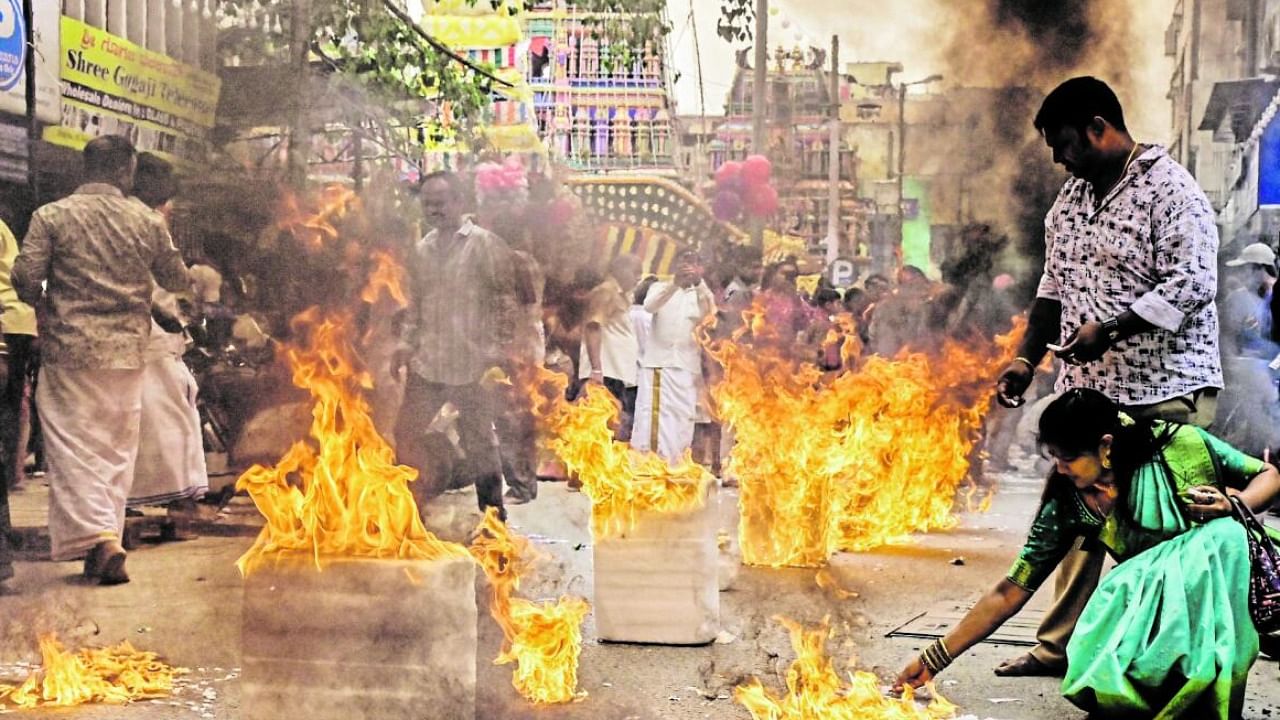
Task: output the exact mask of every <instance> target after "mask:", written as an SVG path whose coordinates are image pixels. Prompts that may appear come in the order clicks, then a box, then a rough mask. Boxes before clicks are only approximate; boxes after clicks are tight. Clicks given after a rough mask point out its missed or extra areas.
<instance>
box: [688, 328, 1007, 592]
mask: <svg viewBox="0 0 1280 720" xmlns="http://www.w3.org/2000/svg"><path fill="white" fill-rule="evenodd" d="M762 314H763V313H762V309H761V308H759V307H756V308H753V309H752V310H750V311H748V312H747V313H746V319H747V323H746V327H748V328H750V327H753V326H754V327H757V328H758V327H759V326H760V323H761V322H763V320H762ZM744 332H745V331H744ZM1019 332H1020V329H1015V331H1014V334H1011V335H1010V336H1007V337H1003V338H998V339H997V340H996V341H991V342H987V343H985V346H982V347H978V348H977V349H974V347H972V345H975V344H974V343H971V344H970V345H962V344H960V343H956V342H952V341H947V342H945V343H944V344H943V347H942V348H941V349H940V351H939V352H938V353H937V354H936V355H925V354H921V353H910V352H903V353H900V354H899V355H898V356H897V357H895V358H893V359H892V360H890V359H885V358H879V357H872V358H870V359H868V360H866V361H865V362H864V363H862V365H861V366H858V367H854V368H853V369H851V370H850V371H848V372H845V373H843V374H841V375H839V376H837V377H835V378H834V379H831V380H830V381H829V382H828V383H825V384H824V383H823V382H822V372H821V371H820V370H819V369H818V368H817V367H815V366H813V365H810V364H800V363H796V362H794V361H793V360H792V359H791V358H790V357H788V356H787V355H786V353H785V349H778V348H776V347H774V346H772V345H771V344H769V343H763V344H758V345H756V346H749V345H746V344H744V343H742V342H740V339H741V335H742V334H743V333H742V332H740V333H739V334H738V336H735V338H733V339H731V340H728V341H722V342H711V341H709V340H706V338H705V337H704V344H706V345H707V347H708V350H709V352H710V353H711V354H712V356H713V357H714V358H715V359H716V360H717V361H718V362H719V363H720V365H721V366H722V367H723V368H724V376H723V379H722V380H721V381H720V382H719V383H717V384H716V385H715V387H713V388H712V394H713V397H714V398H715V400H716V402H717V407H718V409H719V412H720V416H721V417H722V418H723V419H724V420H726V421H727V422H728V423H729V424H730V425H731V426H732V427H733V430H734V432H735V434H736V438H737V444H736V445H735V447H734V449H733V452H732V455H731V457H730V461H729V463H730V468H731V472H733V473H734V474H736V475H737V477H738V479H739V482H740V485H741V506H742V512H741V517H740V522H739V536H740V543H741V546H742V557H743V561H744V562H745V563H747V564H750V565H766V566H772V567H781V566H801V567H816V566H820V565H822V564H824V563H825V562H826V561H827V558H829V557H830V555H831V554H832V553H834V552H836V551H840V550H851V551H858V550H866V549H870V548H874V547H877V546H880V545H884V544H888V543H894V542H900V541H903V540H905V539H906V538H907V537H908V536H909V535H910V533H913V532H921V531H928V530H932V529H944V528H949V527H952V526H953V525H954V524H955V519H954V517H953V514H952V509H953V505H954V503H955V498H956V493H957V489H958V488H959V487H960V486H961V484H962V483H963V482H964V481H965V479H966V477H967V475H968V472H969V456H970V452H971V451H972V449H973V447H974V445H975V443H976V442H977V440H978V438H979V434H980V430H981V425H982V422H983V418H984V416H985V414H986V412H987V410H988V409H989V407H990V388H991V386H992V384H993V382H994V379H995V375H996V373H998V371H999V370H998V368H999V367H1000V366H1001V364H1000V362H1001V358H1002V357H1007V356H1009V355H1011V353H1012V350H1011V349H1010V348H1011V346H1012V342H1013V340H1012V338H1013V335H1015V334H1017V333H1019Z"/></svg>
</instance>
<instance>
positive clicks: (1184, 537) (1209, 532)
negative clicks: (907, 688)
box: [895, 389, 1280, 720]
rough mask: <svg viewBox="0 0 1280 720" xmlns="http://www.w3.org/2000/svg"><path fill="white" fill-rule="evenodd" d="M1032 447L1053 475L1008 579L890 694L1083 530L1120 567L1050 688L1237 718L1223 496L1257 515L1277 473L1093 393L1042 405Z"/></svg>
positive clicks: (1242, 620)
mask: <svg viewBox="0 0 1280 720" xmlns="http://www.w3.org/2000/svg"><path fill="white" fill-rule="evenodd" d="M1040 443H1041V446H1042V447H1043V448H1044V449H1045V450H1046V451H1047V452H1048V454H1049V455H1050V456H1051V457H1052V458H1053V460H1054V461H1055V472H1054V473H1053V474H1052V476H1051V477H1050V478H1049V481H1048V484H1047V486H1046V488H1045V492H1044V497H1043V500H1042V502H1041V505H1040V509H1039V511H1038V512H1037V514H1036V518H1035V521H1034V522H1033V523H1032V525H1031V531H1030V533H1029V534H1028V537H1027V542H1026V545H1025V546H1024V547H1023V549H1022V552H1021V554H1020V555H1019V556H1018V559H1017V560H1016V561H1015V562H1014V564H1013V568H1012V569H1011V570H1010V571H1009V574H1008V577H1006V578H1004V579H1003V580H1001V581H1000V582H999V583H998V584H997V585H996V586H995V588H993V589H992V590H990V591H989V592H987V593H986V595H984V596H983V598H982V599H981V600H979V601H978V603H977V604H976V605H975V606H974V607H973V609H972V610H970V611H969V613H968V614H967V615H966V616H965V617H964V619H963V620H961V621H960V622H959V623H958V624H957V625H956V627H955V629H953V630H952V631H951V632H950V633H948V634H947V635H946V637H943V638H941V639H939V640H938V641H937V642H935V643H934V644H933V645H931V646H929V647H928V648H926V649H925V651H924V653H923V654H921V655H920V656H919V657H917V658H915V659H913V660H911V661H910V662H909V663H907V666H906V668H904V669H903V671H902V673H901V674H900V675H899V676H898V680H897V683H896V685H895V688H896V689H898V690H901V688H902V687H903V686H904V685H911V686H913V687H919V686H920V685H923V684H924V683H925V682H926V681H928V680H930V679H932V678H933V676H935V675H937V673H939V672H941V671H942V670H943V669H944V668H945V667H946V666H947V665H949V664H950V663H951V662H952V660H953V658H954V657H957V656H959V655H960V653H962V652H964V651H965V650H967V649H969V648H970V647H971V646H973V645H974V644H976V643H978V642H981V641H982V640H983V639H985V638H986V637H987V636H988V635H990V634H991V633H992V632H993V631H995V629H996V628H998V627H1000V625H1001V624H1002V623H1004V621H1005V620H1008V619H1009V618H1010V617H1012V616H1013V615H1014V614H1016V613H1017V612H1018V610H1020V609H1021V608H1022V606H1023V605H1025V604H1026V602H1027V600H1029V599H1030V598H1031V595H1032V593H1034V592H1035V590H1036V588H1038V587H1039V586H1040V584H1041V583H1043V582H1044V580H1045V579H1046V578H1047V577H1048V576H1049V575H1050V573H1051V572H1052V571H1053V569H1054V568H1055V567H1056V566H1057V564H1058V563H1059V562H1060V561H1061V560H1062V558H1063V556H1064V555H1066V553H1067V551H1068V550H1069V549H1070V548H1071V545H1072V543H1073V542H1074V541H1075V538H1077V537H1080V536H1084V537H1086V538H1090V539H1091V540H1093V541H1095V542H1100V543H1102V544H1103V545H1104V546H1105V547H1106V548H1107V549H1108V551H1109V552H1110V553H1111V555H1112V556H1114V557H1115V558H1116V560H1118V561H1119V564H1118V565H1117V566H1116V567H1115V569H1113V570H1112V571H1111V572H1110V573H1108V574H1107V575H1106V576H1105V577H1104V578H1103V580H1102V582H1101V584H1100V585H1099V586H1098V589H1097V591H1095V592H1094V594H1093V597H1092V598H1090V600H1089V603H1088V605H1087V606H1086V607H1085V610H1084V613H1083V614H1082V615H1081V617H1080V621H1079V623H1078V624H1077V625H1076V630H1075V633H1074V634H1073V635H1072V637H1071V640H1070V642H1069V643H1068V645H1067V674H1066V678H1065V679H1064V680H1063V684H1062V692H1063V695H1065V696H1066V698H1067V699H1068V700H1070V701H1071V702H1072V703H1074V704H1075V705H1077V706H1079V707H1080V708H1082V709H1084V710H1087V711H1089V712H1090V713H1093V714H1094V716H1097V717H1122V718H1158V719H1160V720H1165V719H1166V718H1188V719H1189V718H1195V719H1196V720H1199V719H1200V718H1219V719H1220V720H1230V719H1231V718H1236V717H1239V716H1240V713H1241V711H1242V708H1243V705H1244V687H1245V680H1246V679H1247V677H1248V674H1249V668H1250V667H1251V666H1252V665H1253V661H1254V660H1255V659H1256V658H1257V655H1258V633H1257V631H1256V630H1255V629H1254V627H1253V622H1252V620H1251V619H1250V617H1249V608H1248V588H1247V583H1248V580H1249V572H1250V566H1249V552H1248V544H1247V542H1246V539H1245V533H1244V528H1243V526H1241V525H1240V523H1238V522H1236V520H1235V519H1234V518H1232V517H1230V515H1231V501H1230V500H1229V499H1228V497H1227V496H1228V495H1238V496H1239V497H1240V499H1241V500H1243V501H1244V502H1245V504H1247V505H1248V506H1249V507H1251V508H1253V509H1254V510H1255V511H1261V510H1264V509H1266V508H1267V507H1268V506H1269V505H1270V504H1271V501H1272V499H1273V498H1274V497H1275V496H1276V495H1277V493H1280V473H1277V472H1276V468H1275V467H1273V466H1272V465H1270V464H1268V463H1265V462H1263V461H1261V460H1258V459H1256V458H1252V457H1249V456H1247V455H1244V454H1243V453H1240V452H1239V451H1237V450H1235V449H1234V448H1232V447H1231V446H1229V445H1227V444H1225V443H1223V442H1222V441H1221V440H1218V439H1217V438H1215V437H1213V436H1212V435H1210V434H1208V433H1206V432H1204V431H1203V430H1200V429H1198V428H1195V427H1192V426H1190V425H1176V424H1170V423H1164V422H1160V421H1142V422H1135V421H1133V420H1132V419H1130V418H1129V417H1128V416H1126V415H1124V414H1123V413H1121V412H1120V411H1119V408H1118V407H1117V406H1116V404H1115V403H1113V402H1112V401H1110V400H1109V399H1107V398H1106V397H1105V396H1103V395H1102V394H1101V393H1098V392H1096V391H1093V390H1085V389H1075V390H1069V391H1067V392H1066V393H1064V394H1063V395H1062V396H1061V397H1059V398H1058V399H1057V400H1055V401H1054V402H1053V403H1052V404H1050V405H1049V407H1048V408H1046V409H1045V412H1044V415H1042V416H1041V419H1040Z"/></svg>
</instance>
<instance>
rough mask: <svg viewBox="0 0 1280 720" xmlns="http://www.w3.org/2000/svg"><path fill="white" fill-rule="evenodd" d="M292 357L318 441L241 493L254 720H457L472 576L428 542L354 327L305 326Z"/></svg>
mask: <svg viewBox="0 0 1280 720" xmlns="http://www.w3.org/2000/svg"><path fill="white" fill-rule="evenodd" d="M295 327H297V328H298V330H299V333H298V334H299V336H301V337H304V338H305V339H306V342H305V344H303V345H300V346H296V347H292V348H289V350H288V353H289V361H290V364H291V366H292V368H293V380H294V383H295V384H296V385H298V386H299V387H302V388H305V389H307V390H308V391H309V392H310V394H311V397H312V401H313V403H314V408H313V410H312V424H311V430H310V435H311V438H310V439H311V442H298V443H296V444H295V445H294V446H293V447H292V448H291V449H290V450H289V452H288V453H287V454H286V455H285V456H284V457H283V458H282V459H281V460H280V462H279V463H277V464H276V465H275V466H274V467H263V466H255V467H253V468H251V469H250V470H249V471H247V472H246V473H245V474H244V475H243V476H242V477H241V478H240V480H239V482H238V483H237V487H238V488H240V489H243V490H247V491H248V492H249V494H250V496H251V497H252V498H253V501H254V503H255V504H256V505H257V507H258V509H259V511H261V512H262V514H263V516H264V517H265V518H266V521H267V522H266V526H265V527H264V528H263V530H262V533H261V534H260V535H259V536H258V539H257V541H256V542H255V543H254V545H253V547H252V548H251V549H250V550H249V551H248V552H247V553H245V555H244V556H243V557H242V558H241V559H240V562H239V566H240V569H241V571H242V572H243V573H244V574H245V576H246V583H245V601H244V616H243V623H242V629H243V638H242V643H243V647H244V674H243V676H242V677H243V683H244V703H243V704H244V717H246V718H248V719H250V720H258V719H262V720H266V719H268V718H270V719H271V720H275V718H281V717H300V718H307V720H329V719H330V718H332V719H333V720H339V719H341V720H352V719H353V718H355V719H358V718H368V719H369V720H374V719H375V718H376V719H377V720H393V719H404V720H410V719H412V720H422V719H423V718H432V719H435V718H438V719H439V720H456V719H457V718H464V717H473V716H474V714H475V685H476V668H475V659H476V621H477V614H476V603H475V589H474V583H475V564H474V562H473V561H472V560H471V558H470V556H469V555H468V554H467V551H466V549H465V548H463V547H462V546H460V545H457V544H455V543H449V542H443V541H441V540H439V539H438V538H436V537H435V536H434V535H432V534H431V533H430V532H428V531H427V529H426V528H425V526H424V525H423V524H422V519H421V517H420V516H419V514H418V508H417V504H416V502H415V500H414V498H413V495H412V493H411V492H410V490H409V482H410V481H412V480H413V479H414V477H415V475H416V473H415V471H414V470H412V469H410V468H407V467H404V466H401V465H397V464H396V463H395V453H394V451H393V450H392V449H391V447H390V445H389V444H387V442H386V441H385V440H384V439H383V438H382V437H381V435H379V434H378V432H377V430H376V428H375V427H374V425H373V421H372V419H371V415H370V410H369V405H368V402H367V401H366V400H365V399H364V397H363V394H362V390H365V389H367V388H368V387H369V386H370V380H369V376H368V373H367V372H365V371H363V370H362V369H361V365H360V363H359V362H358V355H357V353H356V351H355V349H354V348H353V347H352V345H351V343H350V336H351V334H352V333H351V331H350V327H351V318H350V317H349V316H345V315H330V316H325V317H321V316H320V314H319V313H308V314H306V315H304V316H302V317H300V318H299V319H297V320H296V321H295Z"/></svg>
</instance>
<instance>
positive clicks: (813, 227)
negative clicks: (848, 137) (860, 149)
mask: <svg viewBox="0 0 1280 720" xmlns="http://www.w3.org/2000/svg"><path fill="white" fill-rule="evenodd" d="M747 58H748V54H747V53H745V52H744V53H739V56H738V69H737V72H736V74H735V76H734V81H733V86H732V87H731V89H730V91H729V95H728V98H727V100H726V106H725V117H724V119H723V121H722V122H721V123H720V124H719V126H718V127H717V128H716V131H715V139H714V140H713V141H712V143H711V145H710V152H711V168H710V169H711V172H715V170H716V169H717V168H719V167H720V166H721V165H723V164H724V163H726V162H728V161H730V160H743V159H745V158H746V157H747V156H748V155H751V154H753V153H754V152H755V150H754V149H753V148H752V146H751V142H752V115H753V113H754V110H755V90H754V85H755V77H754V71H753V70H752V68H751V67H750V66H749V64H748V60H747ZM825 62H826V52H825V51H824V50H821V49H817V48H810V49H808V50H801V49H792V50H787V49H785V48H781V47H779V48H778V49H777V50H776V51H775V52H774V53H772V54H771V58H770V65H769V68H768V73H767V82H768V89H767V91H766V98H767V100H766V102H767V107H766V108H765V117H766V128H767V135H768V138H767V142H768V145H767V147H768V149H767V151H766V152H764V153H762V154H764V155H766V156H767V157H768V158H769V160H770V161H771V162H772V163H773V176H774V181H773V182H774V186H775V187H776V188H777V190H778V197H779V211H778V213H777V214H776V215H775V216H774V217H773V218H772V219H771V220H770V221H769V223H768V227H769V229H770V230H773V231H774V232H776V233H778V234H779V235H784V236H791V237H796V238H800V239H802V240H803V241H804V244H805V247H806V248H807V249H808V251H809V254H810V255H811V256H813V257H814V258H818V257H820V256H821V255H822V254H823V252H824V241H825V239H826V237H827V209H828V206H829V204H830V200H829V198H830V192H829V188H830V183H829V180H828V177H829V176H828V169H829V168H830V162H831V154H830V142H831V128H830V118H831V112H832V104H833V102H832V98H831V91H830V79H829V75H828V72H827V71H826V70H825V69H824V63H825ZM839 161H840V191H839V197H840V214H839V218H840V225H841V227H840V237H841V245H842V247H841V248H840V253H839V254H840V255H844V256H853V255H856V254H857V251H858V247H859V240H858V239H859V238H860V237H862V236H863V235H865V232H864V231H863V230H862V224H863V223H864V222H865V216H866V212H865V207H864V204H863V203H861V202H860V201H859V199H858V195H857V185H856V183H855V181H854V178H855V177H856V159H855V156H854V153H853V152H852V151H851V150H849V149H848V148H847V147H844V146H843V144H842V147H841V149H840V151H839Z"/></svg>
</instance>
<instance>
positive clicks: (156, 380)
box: [128, 330, 209, 507]
mask: <svg viewBox="0 0 1280 720" xmlns="http://www.w3.org/2000/svg"><path fill="white" fill-rule="evenodd" d="M153 332H154V330H153ZM196 392H197V388H196V379H195V377H193V376H192V375H191V371H190V370H188V369H187V366H186V364H185V363H183V362H182V359H181V358H177V357H169V356H165V357H158V358H154V359H151V360H149V361H148V362H147V366H146V367H145V368H144V369H143V374H142V424H141V436H140V438H139V440H138V462H137V467H136V469H135V470H134V476H133V489H132V490H130V492H129V502H128V505H129V507H140V506H143V505H163V504H165V503H168V502H173V501H174V500H185V499H188V498H198V497H201V496H203V495H204V494H205V493H207V492H209V474H208V472H207V471H206V469H205V464H204V440H203V438H202V436H201V433H200V412H199V411H198V410H197V409H196Z"/></svg>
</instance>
